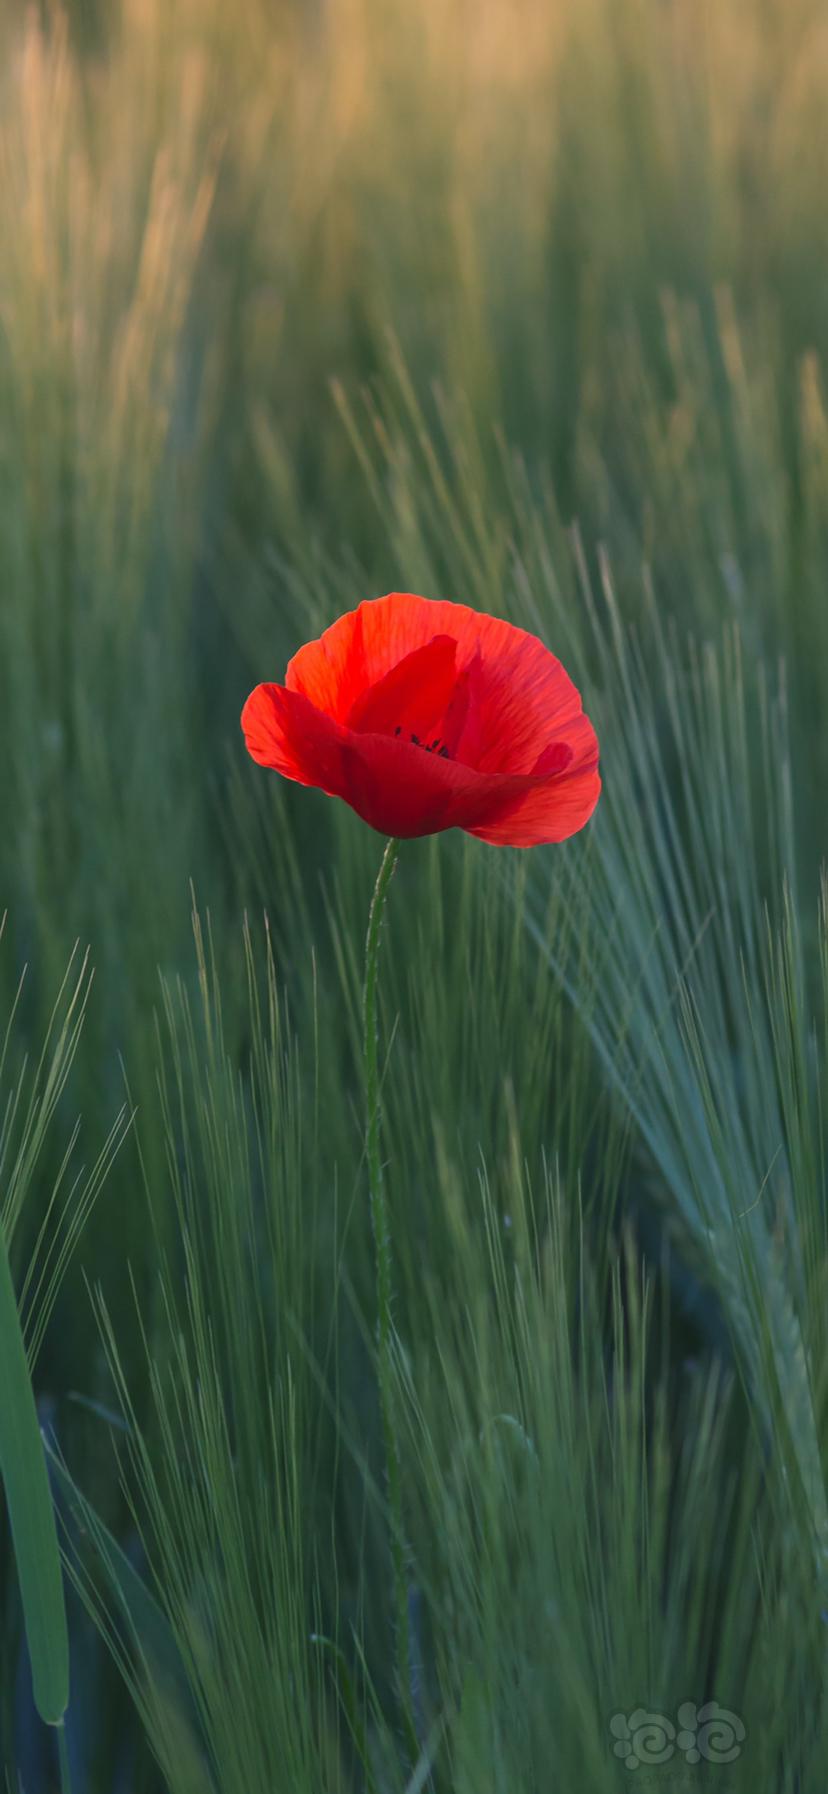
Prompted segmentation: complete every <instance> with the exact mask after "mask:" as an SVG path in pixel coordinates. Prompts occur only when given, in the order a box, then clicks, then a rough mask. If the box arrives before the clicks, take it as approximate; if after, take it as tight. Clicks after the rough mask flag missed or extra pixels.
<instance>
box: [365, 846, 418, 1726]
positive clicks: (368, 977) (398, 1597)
mask: <svg viewBox="0 0 828 1794" xmlns="http://www.w3.org/2000/svg"><path fill="white" fill-rule="evenodd" d="M399 851H400V843H399V841H397V840H395V839H394V837H393V836H392V838H391V839H390V840H389V841H388V842H387V843H386V848H385V852H384V854H383V857H382V863H381V865H380V869H379V873H378V875H377V882H376V885H375V886H374V895H373V897H372V899H371V909H370V914H369V917H368V938H367V941H366V944H365V985H364V991H363V1022H364V1045H365V1092H366V1100H367V1107H368V1134H367V1156H368V1187H369V1191H370V1198H371V1224H372V1227H373V1233H374V1252H375V1260H376V1287H377V1365H378V1375H379V1395H380V1408H381V1413H382V1431H383V1443H384V1448H385V1470H386V1477H387V1482H388V1507H389V1514H390V1522H391V1559H392V1573H393V1594H394V1630H395V1647H396V1672H397V1682H398V1694H399V1700H400V1704H401V1708H402V1714H403V1719H404V1723H405V1728H406V1732H407V1733H408V1735H409V1741H410V1742H411V1743H413V1744H414V1745H416V1737H417V1735H416V1727H415V1725H414V1717H413V1711H412V1690H411V1632H410V1626H409V1619H408V1574H407V1565H406V1545H405V1531H404V1527H403V1512H402V1472H401V1466H400V1447H399V1436H398V1429H397V1419H396V1412H395V1403H394V1367H393V1358H392V1354H393V1334H394V1320H393V1294H394V1292H393V1270H392V1262H391V1231H390V1227H389V1222H388V1207H387V1203H386V1200H385V1190H384V1187H383V1174H382V1151H381V1139H380V1129H381V1104H380V1087H379V1065H378V1050H377V965H378V960H379V944H380V935H381V933H382V919H383V913H384V910H385V901H386V898H387V895H388V887H389V885H390V883H391V878H392V875H393V872H394V867H395V866H396V863H397V856H398V854H399Z"/></svg>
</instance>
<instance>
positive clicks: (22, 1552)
mask: <svg viewBox="0 0 828 1794" xmlns="http://www.w3.org/2000/svg"><path fill="white" fill-rule="evenodd" d="M0 1355H2V1361H3V1364H4V1366H5V1375H4V1379H3V1395H2V1400H0V1474H1V1475H2V1480H3V1484H4V1487H5V1491H6V1500H7V1502H8V1508H9V1519H10V1521H11V1530H12V1539H13V1541H14V1553H15V1559H16V1562H17V1574H18V1577H19V1581H20V1593H21V1597H22V1601H23V1617H24V1621H25V1626H26V1638H27V1640H28V1645H29V1655H30V1657H31V1662H32V1681H33V1686H34V1698H35V1702H36V1705H37V1709H38V1712H39V1713H40V1715H41V1717H42V1718H43V1719H45V1721H46V1723H47V1724H48V1725H58V1724H59V1723H60V1721H61V1719H62V1718H63V1715H64V1713H65V1712H66V1709H67V1707H68V1705H69V1637H68V1632H67V1626H66V1604H65V1600H64V1592H63V1577H62V1574H61V1567H60V1552H59V1549H58V1541H57V1529H56V1524H55V1512H54V1508H53V1505H52V1497H51V1493H50V1489H49V1478H48V1475H47V1472H46V1458H45V1454H44V1450H43V1441H42V1439H41V1436H40V1427H39V1425H38V1419H37V1408H36V1406H35V1398H34V1391H33V1389H32V1383H31V1378H30V1376H29V1366H28V1363H27V1360H26V1351H25V1347H24V1344H23V1334H22V1331H21V1327H20V1317H19V1315H18V1312H17V1302H16V1301H15V1295H14V1285H13V1283H12V1277H11V1269H10V1266H9V1258H8V1252H7V1250H6V1242H5V1237H4V1235H3V1230H2V1228H0Z"/></svg>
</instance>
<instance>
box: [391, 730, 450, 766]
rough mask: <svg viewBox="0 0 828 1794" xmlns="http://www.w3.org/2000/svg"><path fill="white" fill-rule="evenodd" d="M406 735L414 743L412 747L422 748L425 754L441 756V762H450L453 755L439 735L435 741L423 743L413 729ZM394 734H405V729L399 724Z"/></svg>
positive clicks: (407, 731)
mask: <svg viewBox="0 0 828 1794" xmlns="http://www.w3.org/2000/svg"><path fill="white" fill-rule="evenodd" d="M405 733H406V734H407V735H408V739H409V741H410V742H411V743H412V745H413V746H414V747H418V748H422V749H423V752H424V753H426V754H439V756H440V759H441V760H450V759H451V754H450V753H449V751H448V748H447V747H446V745H445V742H442V741H441V740H440V737H439V735H435V737H434V740H433V741H421V740H420V737H419V735H415V734H414V730H413V729H411V730H410V731H409V730H406V731H405ZM394 734H395V735H402V734H403V728H402V725H401V724H400V723H398V724H397V727H396V729H395V730H394Z"/></svg>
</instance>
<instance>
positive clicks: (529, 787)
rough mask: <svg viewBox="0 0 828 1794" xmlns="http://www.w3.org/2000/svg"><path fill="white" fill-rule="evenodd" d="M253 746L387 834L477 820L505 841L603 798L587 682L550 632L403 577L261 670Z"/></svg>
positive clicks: (534, 832) (566, 820)
mask: <svg viewBox="0 0 828 1794" xmlns="http://www.w3.org/2000/svg"><path fill="white" fill-rule="evenodd" d="M242 728H243V729H244V734H245V739H246V742H247V746H248V749H249V751H250V753H251V754H252V756H253V759H254V760H258V762H259V764H260V765H261V766H272V767H275V769H276V771H277V772H281V773H283V774H284V776H285V778H288V779H295V780H296V781H297V783H298V784H300V785H316V786H318V787H319V789H320V790H322V791H327V792H328V794H329V795H330V796H332V797H341V798H344V800H345V802H346V803H348V804H350V805H351V808H352V809H354V810H356V812H357V814H358V815H359V816H362V817H363V819H364V821H365V822H368V823H370V824H371V827H372V828H375V829H378V830H379V832H380V834H383V835H398V836H402V837H408V836H414V835H431V834H435V833H436V832H437V830H439V829H446V828H462V829H466V830H467V832H468V833H469V834H470V835H478V836H479V837H480V839H481V840H483V841H492V842H494V843H495V844H496V845H498V846H501V847H506V846H511V847H534V846H537V845H538V844H539V843H541V842H543V841H563V840H565V839H566V837H567V836H568V835H573V834H575V832H576V831H577V830H578V829H580V828H583V825H584V823H585V822H586V821H587V819H588V817H589V816H591V814H592V811H593V810H594V808H595V805H596V803H597V801H598V794H599V792H600V789H601V781H600V778H599V776H598V742H597V740H596V736H595V731H594V729H593V727H592V724H591V723H590V722H589V720H588V718H587V717H586V716H585V715H584V713H583V710H582V708H581V698H580V694H579V693H578V691H577V690H576V688H575V686H574V685H573V683H572V680H571V679H570V678H569V676H568V674H567V673H565V672H564V669H563V667H562V666H561V664H560V661H558V660H556V659H555V657H554V655H553V654H550V652H549V649H548V648H545V647H544V646H543V643H542V642H540V641H538V639H537V637H536V636H534V635H528V634H527V632H526V631H525V630H524V629H515V628H513V626H512V624H511V623H504V622H501V621H500V619H499V618H497V617H489V616H486V615H485V614H483V613H482V612H480V611H476V610H470V609H469V607H468V605H465V604H449V603H445V602H438V601H434V600H432V599H429V598H419V597H417V596H416V595H415V594H414V593H412V592H391V593H389V595H388V596H387V597H385V598H374V599H371V600H369V601H367V602H365V603H363V604H360V605H359V606H358V607H357V609H356V610H353V611H348V613H347V614H346V615H345V616H343V617H339V618H338V619H337V621H336V622H335V623H332V624H331V627H330V628H329V629H326V630H325V632H324V634H323V635H321V636H320V637H319V640H318V641H315V642H308V643H307V644H306V646H305V647H304V648H300V649H299V652H298V654H295V655H294V657H293V659H292V660H291V662H290V665H289V666H288V669H287V674H286V677H285V683H284V685H257V687H256V690H255V691H254V692H252V693H251V696H250V697H249V698H248V700H247V703H246V704H245V707H244V710H243V712H242Z"/></svg>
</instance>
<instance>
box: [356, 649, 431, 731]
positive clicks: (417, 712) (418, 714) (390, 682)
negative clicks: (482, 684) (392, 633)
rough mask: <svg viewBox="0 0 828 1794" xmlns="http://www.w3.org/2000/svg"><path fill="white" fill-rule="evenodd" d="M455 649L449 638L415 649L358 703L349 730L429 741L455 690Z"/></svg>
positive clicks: (377, 682) (369, 688)
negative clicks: (417, 736)
mask: <svg viewBox="0 0 828 1794" xmlns="http://www.w3.org/2000/svg"><path fill="white" fill-rule="evenodd" d="M456 657H457V643H456V642H455V641H454V639H453V637H452V636H450V635H435V636H432V639H431V641H430V642H426V643H425V645H424V646H423V647H422V648H414V649H412V651H411V653H410V654H406V655H405V656H404V657H403V659H402V660H399V661H398V662H397V664H396V666H395V667H392V668H391V671H390V672H389V673H386V674H385V677H384V678H383V679H378V680H377V681H376V683H375V684H374V685H369V686H368V689H367V691H364V692H362V693H361V694H360V696H359V697H358V698H357V700H356V703H355V704H354V705H353V706H352V708H351V712H350V715H349V717H348V727H349V729H359V730H361V731H364V732H365V733H366V734H374V735H393V734H394V732H395V730H400V731H401V732H405V734H406V735H410V734H411V733H412V731H413V732H415V733H417V734H419V735H420V738H421V739H422V740H423V741H425V740H428V739H430V736H431V733H432V731H433V730H434V729H435V728H436V727H437V725H438V724H440V723H441V722H442V720H443V716H444V715H445V711H446V707H447V705H448V703H449V700H450V698H451V694H452V691H453V689H454V686H455V684H456V672H455V660H456Z"/></svg>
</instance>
